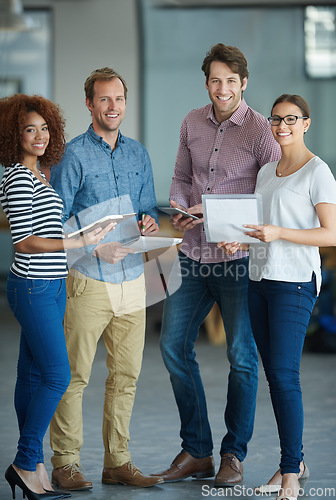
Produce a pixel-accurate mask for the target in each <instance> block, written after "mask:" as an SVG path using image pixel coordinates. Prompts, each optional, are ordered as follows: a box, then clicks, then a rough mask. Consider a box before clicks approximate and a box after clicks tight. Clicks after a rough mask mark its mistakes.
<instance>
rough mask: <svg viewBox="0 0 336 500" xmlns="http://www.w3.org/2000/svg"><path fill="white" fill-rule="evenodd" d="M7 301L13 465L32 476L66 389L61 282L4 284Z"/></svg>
mask: <svg viewBox="0 0 336 500" xmlns="http://www.w3.org/2000/svg"><path fill="white" fill-rule="evenodd" d="M7 298H8V302H9V305H10V308H11V310H12V311H13V313H14V316H15V317H16V319H17V320H18V322H19V323H20V325H21V338H20V351H19V360H18V366H17V381H16V387H15V410H16V414H17V418H18V424H19V431H20V439H19V443H18V451H17V454H16V457H15V460H14V464H15V465H16V466H17V467H19V468H21V469H24V470H28V471H35V470H36V465H37V463H41V462H43V437H44V435H45V433H46V431H47V428H48V426H49V423H50V420H51V419H52V416H53V414H54V413H55V410H56V408H57V405H58V403H59V401H60V399H61V398H62V396H63V394H64V392H65V391H66V389H67V387H68V385H69V383H70V377H71V374H70V367H69V361H68V355H67V349H66V345H65V338H64V331H63V325H62V321H63V317H64V312H65V303H66V292H65V280H64V279H62V280H60V279H55V280H44V279H34V280H30V279H24V278H19V277H17V276H16V275H15V274H13V273H12V272H10V273H9V276H8V280H7Z"/></svg>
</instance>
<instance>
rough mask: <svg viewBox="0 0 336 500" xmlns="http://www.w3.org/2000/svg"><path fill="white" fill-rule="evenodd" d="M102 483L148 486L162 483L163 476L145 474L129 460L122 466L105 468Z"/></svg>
mask: <svg viewBox="0 0 336 500" xmlns="http://www.w3.org/2000/svg"><path fill="white" fill-rule="evenodd" d="M102 483H104V484H126V485H128V486H138V487H140V488H148V487H149V486H156V485H157V484H162V483H163V479H162V477H152V476H144V475H143V474H142V472H140V471H139V469H138V468H137V467H135V465H134V464H133V462H127V463H126V464H124V465H122V466H121V467H114V468H107V467H104V469H103V477H102Z"/></svg>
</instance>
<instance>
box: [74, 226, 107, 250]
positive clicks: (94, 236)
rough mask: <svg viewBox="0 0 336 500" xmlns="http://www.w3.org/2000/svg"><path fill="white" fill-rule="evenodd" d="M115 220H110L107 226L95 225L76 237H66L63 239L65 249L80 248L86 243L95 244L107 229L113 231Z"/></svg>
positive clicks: (105, 233) (101, 238) (104, 234)
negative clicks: (90, 229)
mask: <svg viewBox="0 0 336 500" xmlns="http://www.w3.org/2000/svg"><path fill="white" fill-rule="evenodd" d="M115 225H116V222H111V223H110V224H109V225H108V226H106V227H104V228H103V229H102V228H101V227H96V228H95V229H93V230H92V231H89V232H87V233H85V234H82V235H80V236H78V237H77V238H75V237H74V238H69V237H66V238H65V239H64V248H65V249H74V248H82V247H85V246H87V245H97V243H99V242H100V241H101V240H103V239H104V238H105V236H106V235H107V233H108V232H109V231H113V229H114V226H115Z"/></svg>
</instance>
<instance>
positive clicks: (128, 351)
mask: <svg viewBox="0 0 336 500" xmlns="http://www.w3.org/2000/svg"><path fill="white" fill-rule="evenodd" d="M67 297H68V298H67V307H66V312H65V318H64V330H65V339H66V344H67V349H68V356H69V362H70V368H71V382H70V385H69V387H68V389H67V391H66V393H65V394H64V396H63V398H62V400H61V401H60V403H59V405H58V407H57V410H56V413H55V415H54V417H53V419H52V421H51V423H50V444H51V448H52V449H53V451H54V456H53V458H52V459H51V462H52V464H53V467H54V468H58V467H63V466H64V465H67V464H70V463H77V464H80V449H81V447H82V444H83V417H82V400H83V391H84V389H85V387H86V386H87V384H88V382H89V379H90V374H91V369H92V363H93V359H94V356H95V353H96V349H97V343H98V340H99V338H100V337H101V336H103V339H104V342H105V346H106V349H107V358H106V365H107V368H108V372H109V374H108V377H107V380H106V388H105V400H104V416H103V442H104V448H105V456H104V467H119V466H121V465H123V464H124V463H126V462H128V461H129V460H130V454H129V451H128V442H129V425H130V419H131V414H132V408H133V403H134V397H135V390H136V382H137V380H138V377H139V373H140V369H141V363H142V354H143V347H144V338H145V280H144V276H143V275H141V276H140V277H139V278H137V279H136V280H133V281H125V282H123V283H121V284H114V283H104V282H102V281H97V280H93V279H90V278H87V277H86V276H85V275H83V274H81V273H79V272H78V271H75V272H74V271H73V270H72V271H71V275H69V276H68V278H67Z"/></svg>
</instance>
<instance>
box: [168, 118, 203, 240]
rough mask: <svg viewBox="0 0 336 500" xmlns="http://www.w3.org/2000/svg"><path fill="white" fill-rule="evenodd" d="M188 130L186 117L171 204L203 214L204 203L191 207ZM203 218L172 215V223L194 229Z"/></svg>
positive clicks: (172, 186)
mask: <svg viewBox="0 0 336 500" xmlns="http://www.w3.org/2000/svg"><path fill="white" fill-rule="evenodd" d="M187 136H188V132H187V122H186V119H184V120H183V122H182V125H181V130H180V143H179V147H178V151H177V157H176V163H175V171H174V175H173V180H172V184H171V188H170V195H169V199H170V204H171V206H172V207H176V208H181V209H182V210H186V211H187V212H189V213H191V214H194V215H198V216H202V215H203V207H202V204H199V205H195V206H193V207H189V205H190V196H191V190H192V177H193V173H192V159H191V156H190V151H189V148H188V137H187ZM202 222H203V218H202V217H201V219H200V220H199V221H194V220H193V219H191V218H190V219H188V218H185V217H182V215H175V217H172V224H173V226H174V227H175V229H178V230H179V231H188V230H189V229H193V228H194V227H195V225H197V224H201V223H202Z"/></svg>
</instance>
